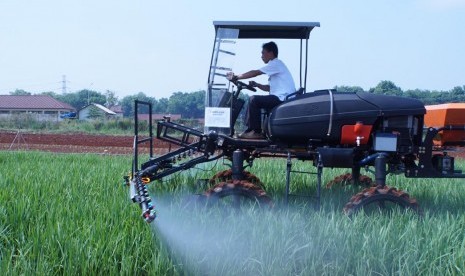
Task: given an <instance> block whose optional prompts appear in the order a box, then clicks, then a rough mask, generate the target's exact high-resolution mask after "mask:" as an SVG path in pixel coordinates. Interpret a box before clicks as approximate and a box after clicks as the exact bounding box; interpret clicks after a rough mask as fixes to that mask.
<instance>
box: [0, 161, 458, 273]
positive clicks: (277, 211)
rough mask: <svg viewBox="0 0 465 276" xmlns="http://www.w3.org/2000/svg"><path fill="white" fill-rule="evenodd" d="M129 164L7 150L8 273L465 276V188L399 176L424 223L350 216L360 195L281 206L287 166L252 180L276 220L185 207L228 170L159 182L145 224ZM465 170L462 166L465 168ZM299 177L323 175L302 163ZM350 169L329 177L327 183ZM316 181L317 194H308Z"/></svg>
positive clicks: (262, 165)
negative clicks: (205, 183)
mask: <svg viewBox="0 0 465 276" xmlns="http://www.w3.org/2000/svg"><path fill="white" fill-rule="evenodd" d="M130 159H131V158H130V157H128V156H102V155H89V154H85V155H80V154H67V155H64V154H63V155H61V154H51V153H39V152H0V167H1V170H0V190H1V193H0V202H1V203H0V258H1V259H0V273H1V274H2V275H5V274H40V275H56V274H60V275H61V274H87V275H88V274H92V275H93V274H110V275H113V274H125V275H127V274H130V275H183V274H188V275H324V274H330V275H351V274H352V275H378V274H381V275H387V274H402V275H418V274H422V275H463V274H464V273H465V233H464V231H463V229H464V227H465V216H464V211H465V186H463V185H460V184H463V180H457V179H440V180H438V179H433V180H432V179H407V178H405V177H403V176H389V177H388V181H387V182H388V185H392V186H395V187H398V188H401V189H404V190H406V191H408V193H409V194H410V195H411V196H412V197H415V198H416V199H417V200H418V201H419V203H420V207H421V208H422V210H423V216H418V215H416V214H414V213H411V212H403V211H401V210H395V211H394V212H393V213H390V214H385V213H380V214H372V215H370V216H366V215H364V214H363V213H360V214H357V215H356V216H354V217H353V218H352V219H349V218H347V217H346V216H345V215H344V214H343V213H342V211H341V210H342V207H343V206H344V204H345V203H346V202H347V200H348V199H349V198H350V196H351V195H352V194H354V193H355V192H357V191H358V190H359V189H358V188H355V187H345V188H344V187H335V188H332V189H323V190H322V205H321V208H320V209H319V210H315V209H313V208H311V206H310V205H311V204H310V203H309V201H308V200H295V201H294V202H292V204H290V206H289V207H286V206H284V205H283V204H282V201H283V200H282V198H283V193H284V186H285V184H284V183H285V173H284V172H285V166H286V163H285V160H270V159H263V160H257V161H256V162H255V164H254V166H253V167H252V168H249V170H250V171H251V172H252V173H254V174H255V175H257V176H258V177H259V178H260V179H261V180H262V182H263V183H265V185H266V189H267V191H268V192H269V193H270V194H271V196H272V198H273V199H274V200H275V202H276V207H275V208H273V209H272V210H261V209H259V208H252V209H250V210H246V211H245V212H241V213H237V212H224V211H222V210H216V209H205V208H202V207H198V208H190V207H187V208H186V205H185V201H184V195H186V194H190V193H192V192H194V191H196V190H199V188H198V187H196V185H195V184H196V182H197V179H200V178H209V177H211V176H212V175H213V174H214V173H215V172H217V171H218V170H221V169H224V166H222V165H221V164H217V166H216V167H215V168H214V169H213V171H210V169H211V167H212V166H213V165H214V164H201V165H199V166H198V167H199V168H200V169H191V170H188V171H185V172H182V173H180V174H176V175H173V176H170V177H168V178H167V179H165V180H164V181H163V182H158V183H153V184H151V187H150V190H151V192H152V194H153V195H154V196H155V199H154V202H155V205H156V208H157V209H158V214H159V217H158V218H157V220H156V221H155V223H154V224H152V225H147V224H145V223H144V222H143V220H142V219H140V218H139V214H140V210H139V207H138V206H137V205H135V204H131V203H130V201H129V199H128V195H127V189H126V188H125V187H122V185H121V182H122V176H123V175H124V174H126V173H127V171H128V170H129V169H130V163H131V160H130ZM459 165H461V166H463V162H459ZM293 168H295V169H299V170H308V169H312V167H311V166H309V164H308V163H304V162H295V163H294V167H293ZM344 172H345V171H343V170H329V169H325V171H324V180H323V182H324V183H326V182H328V181H329V180H331V179H333V178H334V177H335V176H336V175H339V174H342V173H344ZM314 179H315V177H314V176H306V175H300V174H299V175H295V178H293V182H292V183H293V185H292V187H291V188H292V190H293V191H294V192H298V191H300V192H310V193H314V192H315V184H314ZM303 183H306V186H305V187H307V188H305V187H304V188H305V189H304V188H303V185H304V184H303Z"/></svg>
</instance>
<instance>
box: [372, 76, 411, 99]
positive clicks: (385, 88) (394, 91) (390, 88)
mask: <svg viewBox="0 0 465 276" xmlns="http://www.w3.org/2000/svg"><path fill="white" fill-rule="evenodd" d="M369 92H370V93H375V94H384V95H395V96H402V93H403V92H402V89H400V87H397V86H396V85H395V84H394V83H393V82H392V81H387V80H384V81H381V82H380V83H378V85H377V86H376V87H375V88H370V91H369Z"/></svg>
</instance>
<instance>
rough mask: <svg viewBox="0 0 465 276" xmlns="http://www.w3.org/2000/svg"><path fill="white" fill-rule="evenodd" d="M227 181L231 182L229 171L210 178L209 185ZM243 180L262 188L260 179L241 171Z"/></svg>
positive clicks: (230, 171) (230, 172)
mask: <svg viewBox="0 0 465 276" xmlns="http://www.w3.org/2000/svg"><path fill="white" fill-rule="evenodd" d="M229 180H232V170H231V169H229V170H224V171H221V172H218V173H217V174H215V175H214V176H213V177H212V178H210V180H209V183H210V185H215V184H217V183H219V182H227V181H229ZM243 180H246V181H248V182H251V183H253V184H256V185H258V186H260V187H263V183H262V182H261V181H260V178H258V177H257V176H255V175H254V174H252V173H250V172H248V171H243Z"/></svg>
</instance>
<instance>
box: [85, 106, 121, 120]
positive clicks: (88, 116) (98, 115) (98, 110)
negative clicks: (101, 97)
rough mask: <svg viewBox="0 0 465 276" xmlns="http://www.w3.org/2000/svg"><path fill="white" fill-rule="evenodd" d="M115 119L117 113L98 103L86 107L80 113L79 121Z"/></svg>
mask: <svg viewBox="0 0 465 276" xmlns="http://www.w3.org/2000/svg"><path fill="white" fill-rule="evenodd" d="M115 117H116V113H115V112H113V111H111V110H110V109H108V108H106V107H104V106H103V105H101V104H97V103H91V104H89V105H86V106H84V107H83V108H81V109H79V111H78V119H79V120H93V119H110V118H115Z"/></svg>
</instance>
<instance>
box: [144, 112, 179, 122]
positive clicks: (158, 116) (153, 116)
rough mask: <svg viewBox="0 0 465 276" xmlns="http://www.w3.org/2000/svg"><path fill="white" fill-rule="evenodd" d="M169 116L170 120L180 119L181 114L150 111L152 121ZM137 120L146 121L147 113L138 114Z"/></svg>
mask: <svg viewBox="0 0 465 276" xmlns="http://www.w3.org/2000/svg"><path fill="white" fill-rule="evenodd" d="M165 116H169V117H170V118H171V120H172V121H176V120H179V119H181V114H160V113H152V121H160V120H162V119H163V117H165ZM137 118H138V119H139V121H148V120H149V114H139V115H138V117H137Z"/></svg>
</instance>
